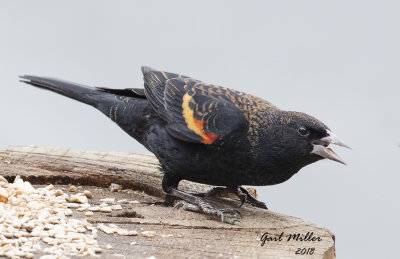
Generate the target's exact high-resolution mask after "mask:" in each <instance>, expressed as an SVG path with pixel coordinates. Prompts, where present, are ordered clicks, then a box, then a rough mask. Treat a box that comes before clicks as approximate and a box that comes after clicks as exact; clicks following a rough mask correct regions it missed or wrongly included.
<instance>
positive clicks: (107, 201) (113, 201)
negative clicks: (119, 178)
mask: <svg viewBox="0 0 400 259" xmlns="http://www.w3.org/2000/svg"><path fill="white" fill-rule="evenodd" d="M100 202H105V203H115V198H105V199H100Z"/></svg>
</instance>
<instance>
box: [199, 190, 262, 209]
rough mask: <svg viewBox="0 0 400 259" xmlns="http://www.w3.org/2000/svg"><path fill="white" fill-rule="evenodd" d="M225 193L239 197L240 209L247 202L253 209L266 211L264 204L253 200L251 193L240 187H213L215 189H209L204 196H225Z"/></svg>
mask: <svg viewBox="0 0 400 259" xmlns="http://www.w3.org/2000/svg"><path fill="white" fill-rule="evenodd" d="M226 193H233V194H235V195H236V196H238V197H239V199H240V202H241V204H240V206H239V207H242V205H243V204H244V203H245V202H246V201H247V202H249V203H250V204H251V205H253V206H255V207H258V208H262V209H268V208H267V205H266V204H265V203H264V202H262V201H259V200H257V199H256V198H254V196H253V195H251V193H249V191H248V190H247V189H246V188H243V187H241V186H238V187H226V188H225V187H215V188H213V189H211V190H210V191H208V192H207V193H206V195H205V196H206V197H214V196H217V195H226Z"/></svg>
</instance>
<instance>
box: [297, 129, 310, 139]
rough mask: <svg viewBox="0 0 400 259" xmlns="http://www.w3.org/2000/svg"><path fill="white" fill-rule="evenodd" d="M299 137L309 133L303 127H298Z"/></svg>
mask: <svg viewBox="0 0 400 259" xmlns="http://www.w3.org/2000/svg"><path fill="white" fill-rule="evenodd" d="M298 132H299V134H300V136H303V137H305V136H308V135H309V134H310V132H309V131H308V130H307V129H306V128H305V127H300V128H299V130H298Z"/></svg>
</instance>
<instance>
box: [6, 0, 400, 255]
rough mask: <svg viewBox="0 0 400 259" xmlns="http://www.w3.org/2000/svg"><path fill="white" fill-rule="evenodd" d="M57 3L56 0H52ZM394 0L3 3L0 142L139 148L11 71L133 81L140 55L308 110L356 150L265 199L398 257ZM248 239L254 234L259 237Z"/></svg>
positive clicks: (344, 247)
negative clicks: (20, 81)
mask: <svg viewBox="0 0 400 259" xmlns="http://www.w3.org/2000/svg"><path fill="white" fill-rule="evenodd" d="M56 2H57V3H56ZM399 7H400V6H399V4H398V1H366V0H363V1H349V0H346V1H321V0H318V1H247V2H244V1H197V2H194V1H140V2H139V1H99V0H96V1H64V2H61V3H60V1H1V2H0V71H1V72H0V73H1V77H0V89H1V94H0V114H1V124H0V148H1V147H5V146H8V145H28V144H35V145H49V146H59V147H70V148H81V149H89V150H101V151H129V152H147V151H146V150H145V149H144V148H143V147H141V146H140V145H139V144H138V143H136V142H135V141H134V140H133V139H131V138H129V137H128V135H126V134H125V133H124V132H123V131H121V130H120V129H119V128H118V127H117V126H116V125H114V124H113V123H112V122H111V121H110V120H109V119H107V118H106V117H105V116H103V115H102V114H100V113H99V112H98V111H96V110H94V109H93V108H91V107H89V106H85V105H83V104H79V103H77V102H75V101H72V100H69V99H67V98H65V97H62V96H58V95H55V94H53V93H50V92H45V91H41V90H38V89H34V88H33V87H29V86H26V85H23V84H21V83H19V82H18V79H17V75H20V74H24V73H25V74H34V75H42V76H52V77H59V78H63V79H68V80H72V81H76V82H80V83H85V84H89V85H97V86H108V87H113V88H125V87H141V86H142V75H141V73H140V66H141V65H149V66H153V67H155V68H159V69H164V70H166V71H172V72H179V73H183V74H186V75H191V76H193V77H195V78H198V79H200V80H202V81H205V82H209V83H215V84H220V85H224V86H227V87H230V88H235V89H238V90H242V91H246V92H249V93H252V94H254V95H257V96H260V97H263V98H265V99H267V100H269V101H271V102H272V103H274V104H275V105H277V106H279V107H280V108H283V109H287V110H296V111H303V112H306V113H308V114H311V115H313V116H315V117H317V118H319V119H320V120H322V121H323V122H325V123H326V124H327V125H329V126H330V128H331V129H332V130H333V131H334V132H335V133H336V134H337V135H338V136H339V137H340V138H341V139H342V140H343V141H344V142H346V143H348V144H349V145H351V146H352V147H353V150H352V151H350V150H345V149H343V148H340V147H335V150H336V151H337V153H339V154H340V155H341V156H342V157H343V158H344V159H345V160H346V161H347V162H348V164H349V166H347V167H346V166H343V165H341V164H339V163H334V162H332V161H321V162H318V163H316V164H313V165H310V166H307V167H306V168H304V169H302V170H301V171H300V173H299V174H297V175H295V176H294V177H293V178H292V179H290V180H289V181H287V182H285V183H283V184H280V185H277V186H270V187H260V188H258V189H259V190H260V192H261V199H262V200H264V201H266V202H267V204H268V205H269V207H270V208H271V209H272V210H273V211H277V212H281V213H286V214H289V215H293V216H297V217H301V218H304V219H306V220H309V221H312V222H315V223H317V224H319V225H321V226H325V227H327V228H329V229H330V230H331V231H332V232H333V233H335V235H336V241H337V242H336V245H337V255H338V257H339V258H395V257H396V255H398V253H399V251H398V237H399V236H398V234H399V230H400V223H399V220H398V218H399V210H400V205H399V202H398V198H399V194H400V192H399V190H398V182H399V180H400V176H399V162H398V161H399V159H400V146H399V145H400V135H399V133H400V118H399V114H398V111H399V108H400V105H399V96H400V94H399V93H400V91H399V76H398V71H399V64H400V63H399V58H400V55H399V54H400V53H399V46H400V37H399V36H400V35H399V25H400V18H399V14H398V10H399ZM255 242H256V241H255Z"/></svg>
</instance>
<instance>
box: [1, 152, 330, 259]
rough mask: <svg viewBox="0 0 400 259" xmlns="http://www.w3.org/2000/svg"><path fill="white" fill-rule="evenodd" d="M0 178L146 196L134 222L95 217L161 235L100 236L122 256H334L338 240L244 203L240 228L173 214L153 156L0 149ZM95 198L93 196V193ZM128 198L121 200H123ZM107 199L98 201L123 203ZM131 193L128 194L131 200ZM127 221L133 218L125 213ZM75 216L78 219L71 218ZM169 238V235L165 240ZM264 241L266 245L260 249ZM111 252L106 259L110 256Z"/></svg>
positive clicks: (228, 202) (197, 187)
mask: <svg viewBox="0 0 400 259" xmlns="http://www.w3.org/2000/svg"><path fill="white" fill-rule="evenodd" d="M0 175H2V176H4V177H5V178H7V179H8V180H12V179H13V178H14V177H15V176H16V175H20V176H21V177H22V178H23V179H25V180H28V181H30V182H31V183H33V184H40V185H41V184H48V183H52V184H58V185H66V184H75V185H84V186H88V187H87V188H93V187H89V186H98V187H103V188H104V187H108V186H109V185H110V184H111V183H117V184H120V185H122V186H123V187H124V188H125V189H127V188H128V189H133V190H136V191H140V192H144V193H146V194H142V195H141V196H140V195H139V196H138V195H137V192H136V197H135V199H139V201H140V202H141V203H140V204H138V205H137V206H135V207H134V208H133V210H134V215H136V216H134V217H112V216H106V215H100V216H95V217H93V218H92V219H91V220H92V222H93V223H98V222H110V223H115V224H121V225H123V226H124V227H128V228H131V229H137V228H140V227H141V226H146V228H147V229H150V230H154V231H156V232H157V233H159V234H160V235H157V236H155V237H154V238H152V239H149V238H146V237H136V238H135V240H136V241H137V244H136V245H135V246H132V245H130V243H131V242H132V237H121V236H117V235H114V236H111V237H110V236H107V237H106V236H102V235H100V236H99V242H100V243H102V242H103V243H106V242H109V243H112V244H113V246H114V249H115V250H116V251H117V252H118V253H120V254H123V255H125V256H126V257H127V258H132V257H134V258H141V257H143V258H147V257H149V256H152V255H154V256H155V257H156V258H204V257H206V258H213V257H222V258H324V259H331V258H335V237H334V235H333V234H332V233H331V232H330V231H329V230H328V229H326V228H323V227H319V226H316V225H315V224H313V223H310V222H307V221H304V220H302V219H299V218H295V217H291V216H286V215H283V214H279V213H275V212H271V211H266V210H262V209H258V208H254V207H252V206H251V205H247V204H245V205H244V206H243V207H241V208H240V209H239V210H240V212H241V213H242V215H243V219H242V222H243V224H242V225H229V224H225V223H220V222H218V221H216V220H215V219H213V218H210V217H208V216H205V215H202V214H198V213H193V212H187V211H183V210H174V209H173V208H172V207H171V206H167V204H166V203H164V202H163V200H164V198H165V196H164V193H163V191H162V189H161V179H162V173H161V171H160V170H159V164H158V161H157V159H156V158H155V157H154V156H153V155H140V154H133V153H117V152H95V151H84V150H73V149H61V148H52V147H40V146H29V147H9V148H6V149H4V150H2V151H0ZM179 188H181V189H183V190H186V191H189V192H192V193H194V192H201V193H203V192H206V191H207V190H209V189H210V186H207V185H202V184H196V183H191V182H187V181H182V183H181V184H180V186H179ZM94 193H96V191H94ZM124 195H125V196H124ZM127 195H130V194H129V193H111V192H108V191H107V189H105V190H104V191H102V192H100V193H98V194H97V196H98V197H95V199H99V198H101V197H104V196H107V197H110V196H116V197H117V198H118V197H120V196H121V197H126V196H127ZM132 195H133V194H132ZM210 202H212V203H213V204H214V205H215V206H218V207H228V206H229V207H232V206H233V207H235V206H238V205H239V204H240V203H239V201H237V200H234V199H227V198H213V199H211V200H210ZM130 216H132V214H131V215H130ZM74 217H82V215H80V214H79V213H74ZM168 234H170V235H168ZM262 239H263V240H264V243H265V244H264V245H263V246H262V243H263V241H262ZM109 255H110V254H107V253H105V254H103V255H102V257H104V258H107V256H109Z"/></svg>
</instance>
